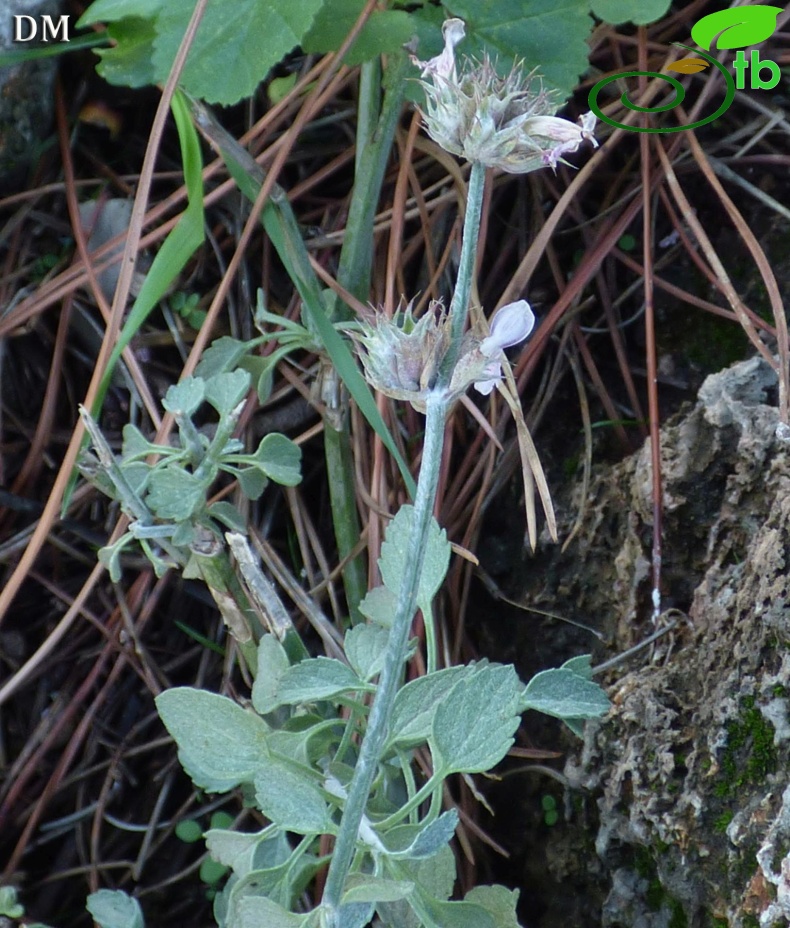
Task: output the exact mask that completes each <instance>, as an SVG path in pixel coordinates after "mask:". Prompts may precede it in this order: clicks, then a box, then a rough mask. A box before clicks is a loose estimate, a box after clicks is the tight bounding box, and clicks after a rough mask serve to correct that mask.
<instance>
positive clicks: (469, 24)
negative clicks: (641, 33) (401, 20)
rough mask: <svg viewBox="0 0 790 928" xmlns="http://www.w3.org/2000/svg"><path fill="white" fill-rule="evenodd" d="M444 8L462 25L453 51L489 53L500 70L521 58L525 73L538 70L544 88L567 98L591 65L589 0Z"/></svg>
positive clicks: (452, 0)
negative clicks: (463, 35) (461, 38)
mask: <svg viewBox="0 0 790 928" xmlns="http://www.w3.org/2000/svg"><path fill="white" fill-rule="evenodd" d="M444 8H445V9H446V10H447V12H448V13H449V14H451V15H452V16H459V17H460V18H461V19H463V20H464V21H465V23H466V38H465V39H464V41H463V42H461V43H460V45H459V46H458V48H457V49H456V51H457V53H458V54H459V55H460V56H462V57H463V56H464V55H469V56H471V57H474V58H481V57H482V55H483V53H484V52H487V53H488V54H489V55H490V56H491V58H492V59H495V60H496V64H497V70H498V71H499V72H500V74H507V73H508V72H509V71H510V69H511V67H512V65H513V63H514V62H515V61H517V60H523V61H524V64H525V68H526V70H527V71H529V70H532V69H533V68H538V70H539V72H540V74H541V75H542V76H543V79H544V81H545V84H546V85H547V86H548V87H551V88H554V89H555V90H558V91H559V92H560V93H561V94H562V95H563V96H564V97H568V96H570V94H571V93H572V91H573V90H574V88H575V87H576V85H577V83H578V81H579V76H580V75H581V74H583V73H584V72H585V71H586V70H587V68H588V67H589V64H588V56H589V47H588V45H587V39H588V38H589V36H590V33H591V32H592V29H593V25H594V23H593V19H592V17H591V16H590V15H589V0H563V2H562V3H557V2H556V0H530V2H529V4H525V3H524V2H523V0H486V2H481V0H446V2H445V3H444ZM422 15H423V11H422V10H421V11H419V12H418V13H416V14H415V16H417V17H419V16H422ZM420 57H421V58H423V52H422V50H420Z"/></svg>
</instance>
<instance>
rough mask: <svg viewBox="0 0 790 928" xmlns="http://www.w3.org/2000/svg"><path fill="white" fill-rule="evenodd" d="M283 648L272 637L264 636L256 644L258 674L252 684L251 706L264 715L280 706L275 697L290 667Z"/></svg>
mask: <svg viewBox="0 0 790 928" xmlns="http://www.w3.org/2000/svg"><path fill="white" fill-rule="evenodd" d="M290 663H291V662H290V661H289V660H288V655H287V654H286V653H285V648H284V647H283V646H282V645H281V644H280V642H279V641H278V640H277V638H275V636H274V635H264V636H263V637H262V638H261V640H260V642H259V643H258V673H257V674H256V676H255V682H254V683H253V684H252V705H253V707H254V709H255V711H256V712H260V714H261V715H266V714H267V713H268V712H273V711H274V710H275V709H276V708H277V707H278V706H279V705H281V703H280V701H279V698H278V696H277V688H278V687H279V685H280V680H281V679H282V677H283V675H284V674H285V672H286V670H288V668H289V666H290Z"/></svg>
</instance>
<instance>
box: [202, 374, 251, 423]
mask: <svg viewBox="0 0 790 928" xmlns="http://www.w3.org/2000/svg"><path fill="white" fill-rule="evenodd" d="M249 389H250V375H249V374H248V373H247V372H246V371H227V372H224V373H222V374H215V375H214V376H213V377H211V378H209V379H208V380H207V381H206V402H208V403H211V405H212V406H213V407H214V409H216V410H217V412H218V413H219V414H220V416H227V415H230V413H232V412H233V410H234V409H235V408H236V407H237V406H238V405H239V403H240V402H241V401H242V400H243V399H244V397H245V396H246V395H247V391H248V390H249Z"/></svg>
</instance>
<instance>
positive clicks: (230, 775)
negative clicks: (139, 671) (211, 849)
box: [154, 687, 269, 793]
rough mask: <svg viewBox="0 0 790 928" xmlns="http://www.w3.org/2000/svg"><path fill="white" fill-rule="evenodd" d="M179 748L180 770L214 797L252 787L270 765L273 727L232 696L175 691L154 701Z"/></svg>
mask: <svg viewBox="0 0 790 928" xmlns="http://www.w3.org/2000/svg"><path fill="white" fill-rule="evenodd" d="M154 702H155V703H156V708H157V711H158V712H159V716H160V717H161V719H162V721H163V722H164V725H165V728H167V730H168V731H169V732H170V734H171V736H172V737H173V740H174V741H175V742H176V744H177V745H178V757H179V760H180V761H181V765H182V767H183V768H184V770H186V772H187V773H188V774H189V776H190V777H191V778H192V780H193V782H194V783H195V785H196V786H200V787H202V788H203V789H206V790H208V791H209V792H212V793H220V792H227V791H228V790H230V789H234V788H235V787H236V786H239V785H240V784H241V783H251V782H252V780H253V776H254V774H255V772H256V770H258V769H259V768H260V767H261V765H262V764H264V763H266V762H267V761H268V759H269V751H268V748H267V745H266V736H267V733H268V730H269V729H268V726H267V725H266V723H265V722H264V721H263V719H261V718H259V717H258V716H257V715H255V714H254V713H252V712H248V711H246V710H245V709H242V707H241V706H239V705H236V703H235V702H233V700H231V699H228V698H227V696H220V695H218V694H217V693H208V692H206V691H205V690H198V689H192V688H191V687H174V688H173V689H169V690H165V692H163V693H160V694H159V696H157V697H156V699H155V700H154Z"/></svg>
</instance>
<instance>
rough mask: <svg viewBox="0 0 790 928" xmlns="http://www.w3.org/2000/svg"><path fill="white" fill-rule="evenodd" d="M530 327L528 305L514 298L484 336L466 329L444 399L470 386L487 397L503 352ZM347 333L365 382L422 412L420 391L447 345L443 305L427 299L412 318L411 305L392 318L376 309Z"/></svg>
mask: <svg viewBox="0 0 790 928" xmlns="http://www.w3.org/2000/svg"><path fill="white" fill-rule="evenodd" d="M534 325H535V316H534V314H533V312H532V310H531V309H530V306H529V303H527V301H526V300H518V301H517V302H515V303H509V304H508V305H507V306H503V307H502V308H501V309H500V310H499V311H498V312H497V313H496V315H495V316H494V318H493V320H492V323H491V329H490V332H489V334H488V335H486V336H482V335H481V334H480V333H479V332H475V331H469V332H467V333H466V334H465V335H464V337H463V341H462V343H461V350H460V353H459V356H458V361H457V362H456V365H455V369H454V370H453V373H452V376H451V378H450V384H449V386H447V387H446V388H445V395H446V398H447V399H448V400H453V399H457V398H458V397H459V396H461V395H462V394H464V393H466V391H467V390H468V389H469V387H470V386H472V385H474V387H475V389H476V390H478V391H479V392H480V393H482V394H484V395H485V396H487V395H488V394H489V393H490V392H491V391H492V390H493V388H494V387H495V386H496V384H497V383H499V381H500V380H501V379H502V362H503V361H504V360H505V357H504V355H503V354H502V352H503V350H504V349H505V348H509V347H510V346H511V345H516V344H518V343H519V342H521V341H523V340H524V339H525V338H527V336H528V335H529V334H530V332H531V331H532V329H533V327H534ZM352 335H353V338H354V339H355V341H356V342H357V345H358V348H359V356H360V358H361V360H362V366H363V367H364V369H365V374H366V377H367V379H368V381H369V383H370V384H371V385H372V386H373V387H375V388H376V389H377V390H379V391H380V392H381V393H384V394H386V395H387V396H391V397H393V398H394V399H399V400H408V401H409V402H410V403H411V404H412V405H413V406H414V407H415V408H416V409H419V410H423V409H424V408H425V398H426V395H427V394H428V393H429V392H431V391H433V390H435V389H436V381H437V377H438V374H439V370H440V368H441V365H442V361H443V360H444V357H445V355H446V353H447V351H448V348H449V346H450V338H451V326H450V319H449V316H448V314H447V311H446V310H445V308H444V306H443V304H442V303H441V302H440V301H438V300H432V301H431V303H430V305H429V306H428V309H427V310H426V312H425V313H424V314H423V315H422V316H421V317H420V318H419V319H417V320H415V319H414V316H413V314H412V304H411V303H409V305H408V306H407V307H406V309H405V310H402V311H400V312H398V313H397V314H396V315H395V317H394V318H392V319H390V318H388V317H387V316H386V315H385V314H384V313H382V312H376V313H374V314H373V316H372V317H371V318H369V319H368V320H366V321H364V322H362V323H361V324H360V327H359V330H358V331H357V332H356V333H352Z"/></svg>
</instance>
